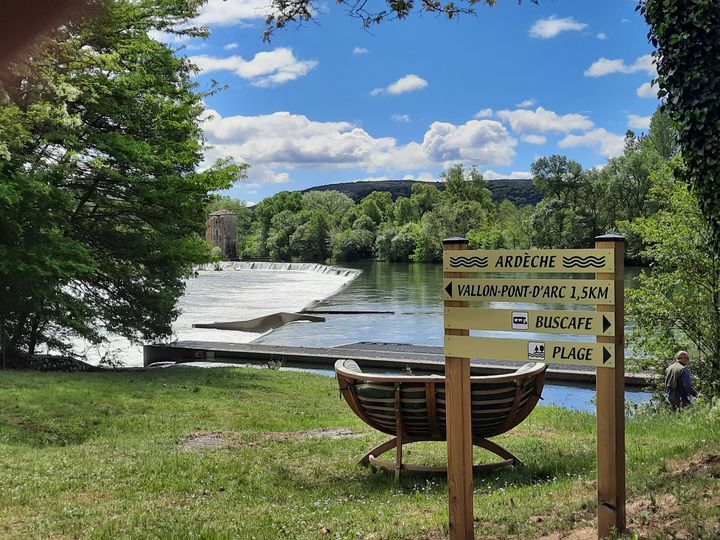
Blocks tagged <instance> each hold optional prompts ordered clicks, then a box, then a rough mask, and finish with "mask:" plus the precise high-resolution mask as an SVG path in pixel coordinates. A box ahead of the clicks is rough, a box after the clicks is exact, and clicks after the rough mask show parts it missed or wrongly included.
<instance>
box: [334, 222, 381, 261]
mask: <svg viewBox="0 0 720 540" xmlns="http://www.w3.org/2000/svg"><path fill="white" fill-rule="evenodd" d="M373 243H374V236H373V233H371V232H370V231H368V230H366V229H351V230H345V231H340V232H339V233H338V234H336V235H335V236H333V238H332V244H331V249H332V257H333V259H337V260H339V261H357V260H360V259H368V258H370V257H372V254H373Z"/></svg>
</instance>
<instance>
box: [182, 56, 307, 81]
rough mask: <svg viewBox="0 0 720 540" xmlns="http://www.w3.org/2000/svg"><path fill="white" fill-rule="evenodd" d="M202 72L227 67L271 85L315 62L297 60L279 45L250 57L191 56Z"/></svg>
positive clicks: (291, 77)
mask: <svg viewBox="0 0 720 540" xmlns="http://www.w3.org/2000/svg"><path fill="white" fill-rule="evenodd" d="M190 61H191V62H193V63H195V64H196V65H197V66H198V67H199V68H200V71H202V72H203V73H210V72H212V71H231V72H233V73H234V74H235V75H237V76H238V77H241V78H243V79H247V80H249V81H251V83H252V84H253V85H254V86H261V87H267V86H273V85H277V84H283V83H286V82H288V81H292V80H295V79H297V78H299V77H304V76H305V75H307V73H308V72H309V71H310V70H311V69H313V68H314V67H315V66H316V65H317V61H315V60H299V59H297V58H296V57H295V54H294V53H293V51H292V49H288V48H279V49H275V50H273V51H270V52H259V53H257V54H256V55H255V57H254V58H253V59H252V60H245V59H244V58H243V57H242V56H235V55H234V56H228V57H226V58H217V57H214V56H207V55H201V56H191V57H190Z"/></svg>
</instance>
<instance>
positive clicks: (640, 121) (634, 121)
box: [627, 114, 652, 129]
mask: <svg viewBox="0 0 720 540" xmlns="http://www.w3.org/2000/svg"><path fill="white" fill-rule="evenodd" d="M627 119H628V127H629V128H630V129H650V120H651V119H652V116H638V115H637V114H628V115H627Z"/></svg>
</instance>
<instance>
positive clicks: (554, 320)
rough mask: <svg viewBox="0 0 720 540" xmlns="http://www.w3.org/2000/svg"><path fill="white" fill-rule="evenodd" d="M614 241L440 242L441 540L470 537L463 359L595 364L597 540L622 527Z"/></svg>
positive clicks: (619, 275)
mask: <svg viewBox="0 0 720 540" xmlns="http://www.w3.org/2000/svg"><path fill="white" fill-rule="evenodd" d="M623 261H624V239H623V238H622V237H620V236H614V235H606V236H600V237H598V238H596V245H595V249H574V250H525V251H521V250H484V251H469V250H467V240H465V239H464V238H450V239H448V240H445V241H444V242H443V270H444V273H443V277H444V285H443V288H444V291H445V302H444V305H445V363H446V367H445V369H446V386H447V400H448V403H447V437H448V491H449V501H450V508H449V511H450V537H451V539H452V540H460V539H471V538H473V508H472V433H471V427H472V424H471V418H470V414H471V410H470V358H474V357H480V358H483V359H486V360H495V361H507V360H509V361H525V362H527V361H535V362H544V363H547V364H570V365H580V366H589V367H596V368H597V383H596V384H597V387H596V388H597V431H598V433H597V466H598V538H605V537H607V536H608V535H609V534H611V532H612V531H613V530H617V531H623V530H624V529H625V417H624V412H625V403H624V389H625V369H624V367H625V362H624V352H623V348H624V341H625V340H624V331H623V328H624V316H623V312H624V292H623V286H624V283H623V268H624V262H623ZM489 272H493V273H518V272H524V273H555V274H558V273H563V274H576V273H582V274H595V276H593V277H594V278H595V279H530V280H526V279H512V278H510V279H509V278H500V279H498V278H472V279H471V278H468V273H473V274H483V273H489ZM471 301H472V302H478V301H480V302H489V301H492V302H527V301H531V302H534V303H540V304H542V303H553V304H557V303H562V304H580V305H583V304H584V305H594V306H596V311H594V312H593V311H570V310H529V309H526V308H515V309H487V308H483V309H476V308H471V307H469V302H471ZM471 329H472V330H494V331H507V332H533V333H538V334H565V335H576V334H577V335H586V336H596V342H587V341H563V340H548V339H544V338H540V337H533V338H529V337H527V338H523V339H504V338H503V339H501V338H494V337H493V338H491V337H477V336H470V330H471Z"/></svg>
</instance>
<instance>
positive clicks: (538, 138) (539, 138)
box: [520, 135, 547, 144]
mask: <svg viewBox="0 0 720 540" xmlns="http://www.w3.org/2000/svg"><path fill="white" fill-rule="evenodd" d="M520 139H521V140H522V141H523V142H526V143H528V144H545V143H546V142H547V137H545V136H544V135H523V136H521V137H520Z"/></svg>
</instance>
